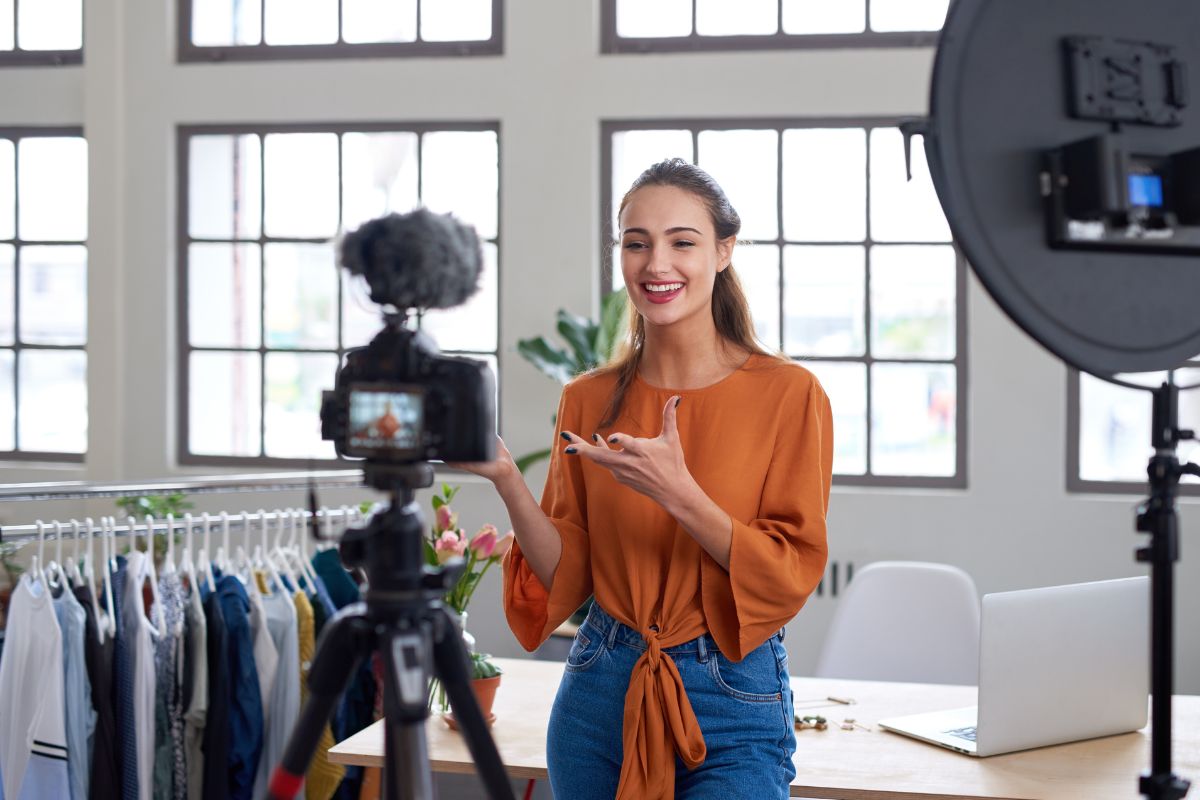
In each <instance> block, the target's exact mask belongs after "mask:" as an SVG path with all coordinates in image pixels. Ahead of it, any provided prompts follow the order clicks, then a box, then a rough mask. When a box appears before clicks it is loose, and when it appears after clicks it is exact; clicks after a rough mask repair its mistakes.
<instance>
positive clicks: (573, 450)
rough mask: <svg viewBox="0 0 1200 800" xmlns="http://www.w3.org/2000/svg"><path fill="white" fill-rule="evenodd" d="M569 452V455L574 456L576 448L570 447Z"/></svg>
mask: <svg viewBox="0 0 1200 800" xmlns="http://www.w3.org/2000/svg"><path fill="white" fill-rule="evenodd" d="M567 452H568V453H571V454H572V455H573V454H574V453H575V448H574V447H568V448H567Z"/></svg>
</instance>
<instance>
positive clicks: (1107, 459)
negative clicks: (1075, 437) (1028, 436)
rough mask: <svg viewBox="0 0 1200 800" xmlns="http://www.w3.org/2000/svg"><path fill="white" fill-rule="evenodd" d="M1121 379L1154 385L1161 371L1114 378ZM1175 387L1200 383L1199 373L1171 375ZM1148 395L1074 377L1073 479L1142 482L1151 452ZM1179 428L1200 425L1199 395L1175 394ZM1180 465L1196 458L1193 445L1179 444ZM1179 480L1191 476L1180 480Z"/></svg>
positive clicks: (1084, 376)
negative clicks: (1076, 399) (1075, 451)
mask: <svg viewBox="0 0 1200 800" xmlns="http://www.w3.org/2000/svg"><path fill="white" fill-rule="evenodd" d="M1118 377H1119V378H1120V379H1122V380H1126V381H1130V382H1134V383H1140V384H1144V385H1147V386H1156V385H1158V384H1159V383H1161V382H1162V381H1163V380H1165V378H1166V373H1164V372H1153V373H1139V374H1137V375H1120V376H1118ZM1175 382H1176V383H1177V384H1179V385H1180V386H1191V385H1192V384H1196V383H1200V369H1184V370H1179V371H1178V372H1176V373H1175ZM1151 397H1152V395H1151V394H1150V392H1145V391H1139V390H1136V389H1126V388H1125V387H1123V386H1117V385H1115V384H1112V383H1109V382H1108V381H1104V380H1101V379H1099V378H1096V377H1093V376H1091V375H1088V374H1087V373H1086V372H1081V373H1079V477H1080V478H1082V479H1083V480H1085V481H1134V482H1137V483H1145V482H1146V480H1147V478H1146V467H1147V465H1148V463H1149V460H1150V456H1151V455H1153V452H1154V451H1153V448H1152V447H1151V445H1150V424H1151V421H1152V413H1151V403H1152V400H1151ZM1179 425H1180V427H1182V428H1190V429H1193V430H1195V429H1196V428H1198V427H1200V391H1196V390H1193V391H1190V392H1180V393H1179ZM1178 455H1179V458H1180V460H1181V461H1196V460H1198V459H1200V445H1198V444H1197V443H1196V442H1195V441H1190V442H1184V443H1182V444H1180V446H1179V450H1178ZM1183 480H1184V481H1185V482H1188V483H1194V482H1196V479H1195V478H1192V477H1191V476H1185V477H1184V478H1183Z"/></svg>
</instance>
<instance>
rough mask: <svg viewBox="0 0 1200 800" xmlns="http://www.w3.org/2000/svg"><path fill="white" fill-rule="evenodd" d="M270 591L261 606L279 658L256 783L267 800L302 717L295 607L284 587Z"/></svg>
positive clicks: (255, 793)
mask: <svg viewBox="0 0 1200 800" xmlns="http://www.w3.org/2000/svg"><path fill="white" fill-rule="evenodd" d="M270 588H272V590H273V591H270V592H269V593H264V594H263V595H262V606H263V610H264V611H265V612H266V617H267V629H268V630H269V631H270V634H271V642H272V643H273V644H274V646H275V650H276V652H277V653H278V655H279V658H278V661H277V664H278V667H277V669H276V672H275V676H274V681H273V682H272V684H271V697H270V702H269V703H268V704H267V705H268V709H267V716H266V724H265V730H264V731H263V752H262V757H261V758H260V759H259V762H258V774H257V776H256V778H255V781H254V796H255V797H256V798H257V797H265V796H266V794H267V785H268V784H269V782H270V779H271V772H272V771H273V770H274V769H275V766H276V765H277V764H278V763H279V761H280V760H281V759H282V758H283V750H284V748H285V747H286V746H287V741H288V737H289V736H291V734H292V728H294V727H295V726H296V719H297V717H299V716H300V645H299V641H298V640H299V630H298V627H297V620H296V606H295V603H294V601H293V600H292V597H291V595H289V594H287V592H286V591H285V590H284V587H282V586H274V587H270Z"/></svg>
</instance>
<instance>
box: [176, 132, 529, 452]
mask: <svg viewBox="0 0 1200 800" xmlns="http://www.w3.org/2000/svg"><path fill="white" fill-rule="evenodd" d="M442 131H492V132H494V133H495V134H496V140H497V153H498V155H499V148H500V147H501V143H500V122H499V121H498V120H496V121H486V122H485V121H462V120H455V121H445V122H400V121H398V122H358V123H356V122H339V123H329V122H316V123H279V124H237V123H235V124H228V125H226V124H219V123H218V124H203V125H177V126H176V140H175V141H176V145H175V169H176V213H175V224H176V232H175V239H176V243H175V263H176V267H175V303H176V313H177V317H176V319H177V324H176V331H175V340H176V344H175V354H176V376H175V387H176V392H177V393H178V394H177V396H176V398H175V408H176V409H177V411H178V413H177V414H176V415H175V416H176V426H175V437H176V442H177V446H176V450H175V453H176V455H175V461H176V463H177V464H179V465H180V466H198V465H204V466H215V467H258V466H263V467H284V468H298V469H307V468H310V467H312V466H313V465H338V464H347V463H350V464H357V463H359V462H358V461H350V460H347V459H343V458H340V457H337V458H329V459H321V458H283V457H279V456H268V455H265V454H263V453H264V448H265V447H266V438H265V435H266V434H265V431H266V402H267V399H266V369H265V365H266V360H265V359H266V354H267V353H272V352H274V353H306V352H315V353H330V352H334V351H331V350H324V349H313V348H272V347H268V346H267V343H266V337H265V336H264V337H260V341H259V344H258V347H255V348H227V347H193V346H192V344H191V343H190V341H189V340H188V330H189V328H188V322H189V318H188V247H189V245H190V244H191V243H192V242H193V240H192V239H191V237H190V235H189V231H188V216H189V214H188V212H189V208H188V189H189V184H188V168H189V159H188V153H189V150H188V142H189V139H190V138H191V137H192V136H197V135H201V136H203V135H230V136H241V135H246V134H256V135H258V136H260V137H265V136H266V135H268V134H273V133H334V134H338V135H339V137H340V136H341V134H344V133H416V134H418V135H420V134H424V133H430V132H442ZM341 154H342V148H341V147H340V140H339V147H338V193H339V202H338V213H339V215H340V214H341V210H342V198H341V192H342V180H341V178H342V175H341V158H342V155H341ZM419 165H420V161H419V160H418V166H419ZM496 173H497V175H496V178H497V186H496V194H497V204H496V236H495V238H494V239H488V240H486V241H487V242H491V243H494V244H495V246H496V351H495V352H494V354H493V353H492V352H486V353H485V352H483V351H462V350H447V351H444V352H445V354H447V355H464V356H466V357H468V358H470V357H478V356H479V355H494V357H495V359H496V370H497V374H496V395H497V398H500V397H502V396H503V394H502V384H503V380H504V377H503V376H504V369H503V364H504V361H505V350H504V347H503V342H504V339H503V332H504V303H503V302H502V299H503V293H504V289H503V281H502V280H501V277H502V275H503V260H504V256H503V252H502V244H501V242H502V233H503V228H502V225H503V208H502V203H501V202H500V201H499V200H500V198H502V196H503V167H502V164H501V163H500V160H499V158H498V159H497V165H496ZM418 174H419V173H418ZM259 179H260V181H265V180H266V170H265V169H264V170H263V172H262V175H260V178H259ZM418 180H419V178H418ZM419 185H420V184H419V183H418V186H419ZM265 196H266V195H265V192H264V194H263V200H262V201H261V202H263V203H265V202H266V201H265ZM339 235H340V234H339ZM195 241H199V242H204V241H209V240H204V239H197V240H195ZM244 241H247V242H249V241H252V240H250V239H246V240H244ZM270 241H280V240H279V239H273V238H268V237H267V236H266V235H265V230H264V229H263V228H261V227H260V229H259V234H258V244H259V246H260V247H262V246H263V245H265V244H267V243H268V242H270ZM284 241H286V239H284ZM304 241H308V240H304ZM334 241H336V237H335V238H334ZM338 271H339V280H338V294H337V300H336V303H337V308H338V321H339V324H338V326H337V328H338V344H337V348H336V355H337V356H338V359H339V362H341V361H342V360H343V359H344V357H345V354H346V352H347V351H348V350H349V348H347V347H345V346H344V342H343V341H342V325H341V314H342V311H341V308H342V285H343V284H342V281H341V279H340V275H341V268H340V267H339V268H338ZM259 280H260V281H265V280H266V270H265V269H262V270H260V274H259ZM265 302H266V297H265V294H263V293H261V292H260V296H259V310H260V313H262V311H263V307H264V304H265ZM265 319H266V317H265V314H263V315H262V317H261V320H262V321H260V325H264V324H265V322H264V321H265ZM380 326H381V328H382V321H381V323H380ZM195 351H201V352H239V353H254V354H257V355H258V356H259V358H260V359H261V361H260V363H261V364H262V365H263V369H262V370H261V374H260V376H259V379H260V381H261V387H262V389H261V396H260V397H259V403H260V407H261V412H262V413H261V414H260V418H259V452H260V455H257V456H229V455H204V454H197V453H193V452H192V451H191V449H190V447H191V441H190V438H189V427H190V413H191V408H190V402H189V401H190V388H191V386H190V378H191V376H190V364H191V358H190V356H191V353H192V352H195ZM496 415H497V420H498V421H497V433H499V432H500V430H499V426H500V422H499V417H500V413H499V402H497V410H496Z"/></svg>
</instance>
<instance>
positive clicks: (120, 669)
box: [109, 556, 138, 800]
mask: <svg viewBox="0 0 1200 800" xmlns="http://www.w3.org/2000/svg"><path fill="white" fill-rule="evenodd" d="M116 562H117V569H116V571H114V572H113V573H112V575H111V577H110V578H109V580H111V581H112V601H113V608H111V609H109V612H110V613H111V614H112V616H113V620H114V621H115V622H116V628H117V632H116V644H115V653H114V656H113V660H114V663H115V665H116V682H117V739H118V741H119V742H120V745H119V747H120V750H119V753H118V763H119V765H120V769H121V795H120V796H121V798H122V800H138V751H137V725H136V723H135V722H134V715H133V685H134V666H133V650H132V649H131V648H132V641H131V640H130V638H129V635H128V634H127V633H126V632H125V628H126V625H125V615H124V614H123V613H122V612H123V611H124V607H125V604H126V602H127V601H126V599H125V584H126V583H127V582H131V581H128V580H127V579H128V577H129V569H128V567H129V564H128V562H127V561H126V560H125V556H117V558H116Z"/></svg>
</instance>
